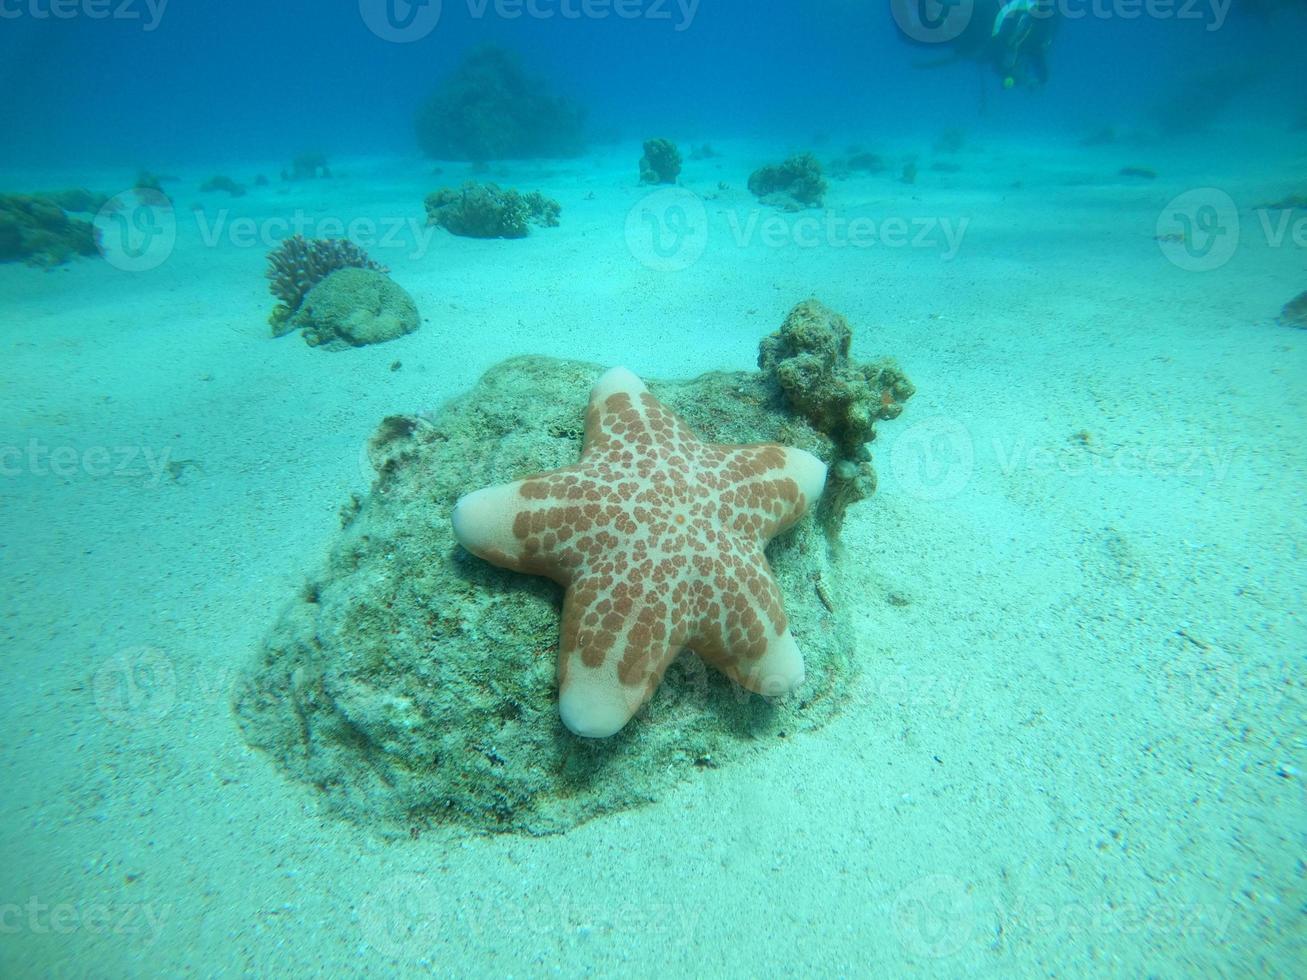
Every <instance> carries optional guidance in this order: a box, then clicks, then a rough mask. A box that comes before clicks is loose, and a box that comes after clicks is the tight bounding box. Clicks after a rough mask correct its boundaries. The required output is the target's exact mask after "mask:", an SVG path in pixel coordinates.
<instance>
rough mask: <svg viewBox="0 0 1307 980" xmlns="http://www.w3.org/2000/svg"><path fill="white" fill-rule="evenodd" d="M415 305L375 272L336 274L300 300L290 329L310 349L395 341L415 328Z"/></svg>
mask: <svg viewBox="0 0 1307 980" xmlns="http://www.w3.org/2000/svg"><path fill="white" fill-rule="evenodd" d="M420 323H421V319H420V318H419V316H418V308H417V304H416V303H414V302H413V297H412V296H410V295H409V294H408V292H407V291H406V290H405V289H404V288H403V287H402V286H400V285H399V284H398V283H396V282H395V281H394V280H392V279H391V278H390V277H389V276H387V275H386V274H385V273H384V272H379V271H377V270H376V269H356V268H350V269H338V270H336V271H335V272H333V273H332V274H331V275H329V276H327V278H326V279H324V280H322V282H320V283H318V284H317V285H316V286H314V287H313V288H312V289H311V290H309V294H308V295H307V296H305V297H304V302H303V303H301V304H300V308H299V310H298V311H297V312H296V314H295V315H294V316H293V317H292V318H291V321H290V324H291V326H293V327H299V328H301V329H302V330H303V331H304V340H305V341H306V342H307V343H308V345H309V346H310V347H326V348H327V349H329V350H344V349H346V348H349V347H362V346H364V345H366V344H380V343H384V342H385V341H387V340H394V339H395V338H396V337H402V336H404V334H407V333H412V332H413V331H414V330H416V329H417V328H418V326H419V325H420Z"/></svg>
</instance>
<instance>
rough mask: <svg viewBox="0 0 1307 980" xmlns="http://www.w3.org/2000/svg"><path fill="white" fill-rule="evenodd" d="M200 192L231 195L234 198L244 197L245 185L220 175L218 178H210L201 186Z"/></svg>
mask: <svg viewBox="0 0 1307 980" xmlns="http://www.w3.org/2000/svg"><path fill="white" fill-rule="evenodd" d="M200 192H201V193H203V194H213V193H218V192H222V193H224V194H229V195H230V196H232V197H244V196H245V185H244V184H240V183H237V182H236V181H234V180H232V178H230V177H224V176H222V175H219V176H217V177H210V178H209V179H208V180H206V181H205V182H204V183H203V184H201V185H200Z"/></svg>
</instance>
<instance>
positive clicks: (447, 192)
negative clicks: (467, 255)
mask: <svg viewBox="0 0 1307 980" xmlns="http://www.w3.org/2000/svg"><path fill="white" fill-rule="evenodd" d="M426 209H427V224H429V225H438V226H439V227H441V228H444V229H445V230H446V231H448V232H449V233H450V234H452V235H461V236H463V237H464V238H525V237H526V236H527V235H529V234H530V233H531V226H532V225H537V226H539V227H541V228H554V227H557V225H558V218H559V215H560V214H561V213H562V207H561V206H560V205H559V203H558V202H557V201H555V200H552V199H551V198H548V197H545V196H544V195H543V194H541V193H539V192H538V191H532V192H530V193H528V194H523V193H522V192H521V191H517V190H514V189H512V188H509V189H507V190H503V189H501V188H500V187H499V186H498V185H496V184H476V183H470V182H469V183H467V184H464V185H463V186H462V187H458V188H454V187H443V188H441V189H440V190H438V191H434V192H433V193H431V194H428V195H427V200H426Z"/></svg>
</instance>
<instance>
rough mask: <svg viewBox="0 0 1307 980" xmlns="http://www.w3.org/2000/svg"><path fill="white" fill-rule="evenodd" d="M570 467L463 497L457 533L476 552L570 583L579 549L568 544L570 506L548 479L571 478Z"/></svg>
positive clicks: (517, 568) (457, 513)
mask: <svg viewBox="0 0 1307 980" xmlns="http://www.w3.org/2000/svg"><path fill="white" fill-rule="evenodd" d="M567 472H568V471H566V470H559V471H557V472H555V473H551V474H547V475H546V476H543V477H541V476H536V477H528V478H527V479H525V480H518V481H516V482H515V483H503V484H500V485H498V486H493V487H486V488H485V489H483V490H476V491H474V492H472V493H469V494H467V495H466V496H463V497H461V498H459V501H458V503H456V504H455V505H454V512H453V515H452V520H453V524H454V537H455V538H456V539H457V540H458V543H459V544H461V545H462V546H463V547H464V548H466V549H467V550H468V551H470V552H472V554H474V555H476V556H477V557H478V558H484V559H485V560H486V561H488V562H490V563H491V564H492V565H498V566H499V567H500V568H507V569H509V570H511V571H514V572H526V573H527V574H530V575H544V576H547V577H549V578H552V579H553V580H554V581H556V582H558V583H559V584H560V585H564V586H565V585H567V584H568V583H569V582H570V581H571V579H572V575H573V573H574V571H575V569H576V568H578V567H579V566H580V564H581V555H580V554H579V553H578V552H577V551H576V550H575V549H574V548H571V547H569V546H568V544H567V541H568V539H569V538H570V537H571V536H572V533H573V532H572V529H571V527H570V526H566V527H565V524H566V520H567V508H566V506H564V502H563V501H561V500H560V499H559V498H558V496H557V495H556V494H554V493H553V491H552V489H551V486H550V484H549V483H548V482H547V481H548V480H551V479H552V480H557V481H559V485H560V486H566V484H564V483H563V482H562V481H564V480H566V479H567Z"/></svg>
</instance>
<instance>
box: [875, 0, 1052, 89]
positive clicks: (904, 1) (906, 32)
mask: <svg viewBox="0 0 1307 980" xmlns="http://www.w3.org/2000/svg"><path fill="white" fill-rule="evenodd" d="M891 10H892V11H893V14H894V22H895V25H896V26H897V27H898V31H899V34H900V35H901V36H902V37H903V39H904V40H906V41H908V42H909V43H910V44H917V45H923V46H929V47H933V48H936V49H939V48H944V49H947V51H948V53H947V54H946V55H944V56H943V57H941V58H938V59H936V60H934V61H928V62H923V63H919V64H918V65H917V67H918V68H938V67H941V66H943V65H951V64H956V63H957V62H959V61H975V62H979V63H981V64H985V65H988V66H990V68H992V69H993V71H994V72H995V73H996V74H997V75H998V77H999V78H1000V79H1001V80H1002V83H1003V87H1004V88H1008V89H1010V88H1013V87H1015V86H1017V85H1021V86H1025V87H1030V88H1038V87H1041V86H1043V85H1044V83H1046V82H1047V81H1048V49H1049V46H1050V45H1051V44H1052V43H1053V34H1054V32H1055V30H1056V28H1057V23H1058V16H1057V11H1056V7H1055V2H1054V0H893V2H892V4H891Z"/></svg>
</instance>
